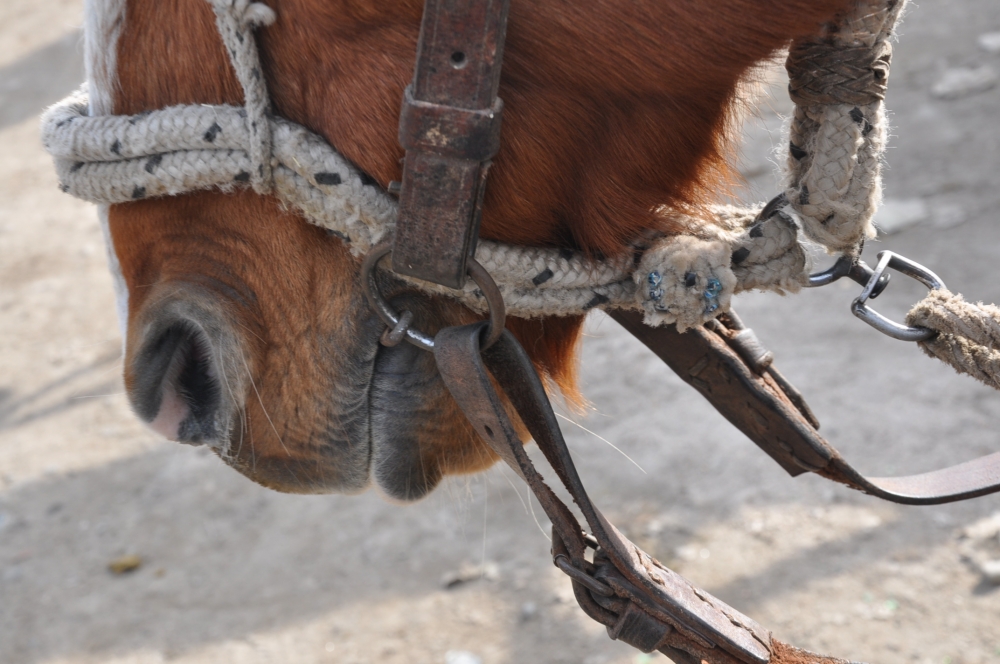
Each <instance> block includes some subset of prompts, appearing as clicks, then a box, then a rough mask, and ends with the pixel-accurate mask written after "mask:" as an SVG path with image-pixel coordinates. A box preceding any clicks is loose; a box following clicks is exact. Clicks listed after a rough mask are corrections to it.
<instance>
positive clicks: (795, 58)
mask: <svg viewBox="0 0 1000 664" xmlns="http://www.w3.org/2000/svg"><path fill="white" fill-rule="evenodd" d="M906 2H907V0H857V2H856V3H855V5H854V7H853V8H852V9H851V10H850V11H849V12H848V13H847V14H845V15H844V16H842V17H840V18H838V19H837V20H836V21H833V22H831V23H830V24H828V25H826V26H824V30H823V32H822V33H821V34H820V35H816V36H811V37H808V38H805V39H802V40H799V41H796V42H795V43H793V44H792V47H791V50H790V52H789V56H788V62H787V64H786V67H787V69H788V73H789V77H790V79H791V82H790V84H789V89H788V90H789V94H790V96H791V97H792V101H794V102H795V112H794V114H793V116H792V120H791V128H790V130H789V134H790V136H789V138H790V140H789V154H788V159H787V168H788V184H787V187H786V189H785V197H786V198H787V199H788V201H789V202H790V204H791V206H792V208H793V209H794V211H795V213H796V214H797V215H798V217H799V219H800V220H801V222H802V229H803V230H804V231H805V233H806V235H807V236H808V237H809V238H810V239H811V240H813V241H815V242H818V243H820V244H822V245H824V246H825V247H826V248H827V249H828V250H829V251H831V252H855V251H857V250H858V248H859V246H860V243H861V242H863V241H864V240H865V239H866V238H869V237H874V235H875V229H874V226H873V225H872V218H873V217H874V215H875V211H876V209H877V208H878V205H879V203H880V202H881V200H882V175H881V164H882V154H883V152H884V151H885V143H886V118H885V109H884V107H883V103H882V99H883V97H884V95H885V89H886V84H887V82H888V78H889V61H890V58H891V55H892V47H891V44H890V42H889V39H890V38H891V37H892V35H893V29H894V27H895V25H896V22H897V21H898V19H899V17H900V14H901V13H902V11H903V8H904V7H905V5H906Z"/></svg>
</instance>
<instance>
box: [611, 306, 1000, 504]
mask: <svg viewBox="0 0 1000 664" xmlns="http://www.w3.org/2000/svg"><path fill="white" fill-rule="evenodd" d="M608 313H609V315H610V316H611V317H612V318H614V319H615V321H617V322H618V323H619V324H620V325H621V326H622V327H624V328H625V329H626V330H628V332H630V333H631V334H632V336H634V337H636V338H637V339H638V340H639V341H641V342H642V343H643V344H645V345H646V346H647V347H648V348H649V349H650V350H652V351H653V352H654V353H656V355H657V356H659V357H660V359H662V360H663V361H664V362H665V363H666V364H667V365H668V366H669V367H670V368H671V369H673V370H674V371H675V372H676V373H677V375H678V376H680V377H681V378H682V379H683V380H684V381H685V382H687V383H688V384H690V385H691V386H693V387H694V388H695V389H696V390H698V392H700V393H701V395H702V396H704V397H705V398H706V399H708V401H709V402H710V403H711V404H712V405H713V406H714V407H715V408H716V410H718V411H719V412H720V413H721V414H722V415H723V416H724V417H725V418H726V419H727V420H729V421H730V422H731V423H732V424H733V425H735V426H736V427H737V428H738V429H740V430H741V431H742V432H743V433H745V434H746V435H747V437H749V438H750V439H751V440H752V441H753V442H755V443H756V444H757V445H758V446H760V448H761V449H762V450H764V451H765V452H767V453H768V454H769V455H770V456H771V457H772V458H773V459H774V460H775V461H777V462H778V463H779V464H780V465H781V466H782V467H783V468H784V469H785V470H787V471H788V472H789V473H790V474H791V475H793V476H794V475H798V474H800V473H802V472H804V471H811V472H814V473H816V474H818V475H821V476H823V477H826V478H828V479H832V480H835V481H837V482H841V483H842V484H846V485H847V486H849V487H852V488H854V489H858V490H859V491H863V492H865V493H869V494H871V495H873V496H878V497H879V498H883V499H885V500H889V501H892V502H896V503H903V504H908V505H934V504H940V503H949V502H955V501H958V500H965V499H967V498H974V497H976V496H982V495H986V494H989V493H994V492H996V491H1000V452H998V453H994V454H989V455H986V456H982V457H979V458H978V459H974V460H972V461H968V462H965V463H961V464H958V465H955V466H951V467H949V468H944V469H942V470H936V471H933V472H930V473H923V474H920V475H909V476H905V477H873V478H869V477H865V476H864V475H862V474H861V473H859V472H858V471H857V470H856V469H854V467H852V466H851V465H850V464H849V463H847V461H845V460H844V458H843V457H842V456H841V455H840V453H839V452H838V451H837V450H836V449H834V448H833V446H832V445H830V443H828V442H827V441H826V440H825V439H824V438H823V437H822V436H820V435H819V432H818V431H817V430H816V429H817V428H818V423H817V422H816V421H815V418H814V417H813V416H812V413H811V412H810V411H809V410H808V407H806V406H805V404H804V402H803V401H802V399H801V397H800V396H799V395H798V392H797V391H796V390H795V389H794V388H793V387H792V386H791V385H790V384H789V383H788V382H787V381H786V380H785V379H784V378H783V377H782V376H781V374H780V373H778V372H777V371H776V370H774V368H773V367H771V366H770V365H769V364H768V365H767V366H764V367H761V366H757V367H756V368H754V367H753V365H754V363H753V362H752V361H748V360H747V359H744V357H742V356H741V354H740V352H738V350H739V344H738V343H737V341H738V339H737V337H739V336H741V335H740V332H739V331H736V330H730V329H726V327H725V326H724V325H723V324H721V323H718V322H717V323H716V324H714V325H713V326H712V327H711V329H710V328H709V327H708V326H706V327H702V328H696V329H693V330H689V331H688V332H685V333H684V334H679V333H678V332H677V330H676V329H675V328H674V327H673V326H664V327H650V326H648V325H644V324H643V322H642V316H641V314H638V313H635V312H630V311H610V312H608ZM743 355H744V356H745V355H746V353H743ZM750 359H752V358H750Z"/></svg>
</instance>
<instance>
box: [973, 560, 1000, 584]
mask: <svg viewBox="0 0 1000 664" xmlns="http://www.w3.org/2000/svg"><path fill="white" fill-rule="evenodd" d="M977 567H978V568H979V573H980V574H982V575H983V580H984V581H986V582H987V583H991V584H993V585H994V586H1000V560H983V561H980V562H979V564H978V565H977Z"/></svg>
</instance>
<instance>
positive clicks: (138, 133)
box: [42, 0, 807, 330]
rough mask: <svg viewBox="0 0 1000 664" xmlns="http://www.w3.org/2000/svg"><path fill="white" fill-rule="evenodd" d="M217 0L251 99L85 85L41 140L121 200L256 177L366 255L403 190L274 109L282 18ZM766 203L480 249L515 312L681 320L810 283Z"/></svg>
mask: <svg viewBox="0 0 1000 664" xmlns="http://www.w3.org/2000/svg"><path fill="white" fill-rule="evenodd" d="M208 1H209V2H210V3H211V4H212V6H213V8H214V9H215V11H216V16H217V19H218V20H217V24H218V27H219V31H220V33H221V34H222V37H223V41H224V43H225V45H226V48H227V50H228V52H229V54H230V58H231V62H232V65H233V67H234V69H235V70H236V72H237V78H238V79H239V81H240V83H241V85H243V88H244V94H245V99H246V107H234V106H224V105H220V106H212V105H187V106H172V107H169V108H165V109H160V110H156V111H151V112H148V113H142V114H139V115H134V116H110V115H108V116H93V117H92V116H89V115H88V103H87V99H86V97H85V96H84V95H83V94H82V93H76V94H75V95H71V96H70V97H68V98H67V99H65V100H63V101H61V102H59V103H58V104H56V105H55V106H53V107H52V108H50V109H48V110H47V111H46V113H45V114H44V116H43V118H42V139H43V142H44V144H45V147H46V149H47V150H48V151H49V152H50V154H52V156H53V157H54V158H55V162H56V169H57V171H58V173H59V178H60V182H61V187H62V189H63V190H64V191H66V192H68V193H71V194H73V195H74V196H77V197H79V198H83V199H85V200H88V201H92V202H97V203H105V204H110V203H124V202H128V201H133V200H137V199H143V198H150V197H153V196H167V195H176V194H180V193H184V192H189V191H196V190H200V189H207V188H219V189H222V190H223V191H230V190H233V189H234V188H236V187H242V186H252V187H253V188H254V190H255V191H258V192H261V193H264V192H270V193H273V194H274V195H276V196H277V198H278V199H279V200H280V201H281V202H282V203H283V204H285V205H288V206H289V207H292V208H295V209H297V210H298V211H300V212H301V213H302V214H303V216H304V217H305V218H306V219H307V220H309V221H310V222H311V223H313V224H316V225H318V226H320V227H322V228H325V229H327V230H328V231H329V232H330V233H332V234H335V235H337V236H338V237H340V238H342V239H343V240H344V241H345V242H347V243H348V244H349V246H350V248H351V251H352V252H353V253H354V254H355V255H362V254H365V253H367V252H368V251H369V250H370V249H371V248H372V247H373V246H374V245H375V244H377V243H378V242H380V241H381V240H382V239H384V238H387V237H389V236H390V235H391V233H392V230H393V227H394V224H395V218H396V202H395V200H394V199H393V198H392V197H390V196H389V195H388V194H386V193H385V192H384V191H383V190H381V189H380V188H379V187H377V186H375V183H374V182H372V181H371V180H370V179H369V178H368V177H367V176H366V175H365V174H364V173H361V172H360V171H358V170H357V169H356V168H354V167H353V166H352V165H351V164H350V163H349V162H348V161H347V160H346V159H344V158H343V157H342V156H341V155H340V154H338V153H337V151H336V150H334V149H333V147H331V146H330V145H329V144H328V143H327V142H326V141H325V140H324V139H323V138H322V137H320V136H318V135H316V134H314V133H313V132H311V131H309V130H308V129H306V128H305V127H302V126H300V125H297V124H295V123H292V122H290V121H288V120H285V119H282V118H278V117H273V116H272V115H271V114H270V113H269V111H268V107H269V102H268V96H267V90H266V87H265V84H264V80H263V77H262V76H261V75H260V69H259V67H260V65H259V58H258V56H257V52H256V45H255V43H254V40H253V36H252V30H251V29H250V28H251V27H253V26H255V25H259V24H268V23H270V22H271V21H273V20H274V15H273V12H272V11H271V10H270V9H268V8H266V7H264V6H263V5H260V4H256V3H250V2H249V1H248V0H208ZM758 210H759V206H758V207H756V208H752V209H750V208H736V207H724V206H720V207H716V208H713V209H711V210H710V212H711V213H712V216H714V219H715V223H706V222H705V221H704V220H703V219H695V218H693V217H684V218H683V219H682V221H683V223H685V224H686V225H687V226H688V227H689V228H690V230H691V234H690V235H681V236H676V237H661V238H657V239H653V240H647V241H644V242H643V243H642V244H641V245H636V246H635V247H632V248H631V251H629V253H628V254H627V255H621V256H616V257H611V258H600V259H599V258H594V257H590V256H587V255H584V254H582V253H580V252H572V251H567V250H559V249H548V248H538V247H523V246H513V245H507V244H502V243H497V242H491V241H487V240H483V241H481V242H480V243H479V245H478V248H477V251H476V259H477V260H478V261H479V262H480V263H481V264H482V265H483V266H484V267H485V268H486V269H487V270H488V271H489V272H490V274H491V275H492V276H493V278H494V279H495V280H496V282H497V284H498V286H499V287H500V290H501V292H502V293H503V295H504V300H505V303H506V305H507V309H508V311H509V312H510V313H511V314H512V315H515V316H520V317H536V316H552V315H556V316H560V315H572V314H582V313H586V312H587V311H589V310H591V309H594V308H631V309H642V310H643V311H644V312H645V318H646V321H647V322H648V323H650V324H653V325H657V324H665V323H676V324H677V326H678V328H679V329H681V330H683V329H686V328H688V327H693V326H695V325H699V324H701V323H703V322H705V321H707V320H709V319H711V318H714V317H715V316H717V315H718V314H719V313H722V312H723V311H725V310H726V309H728V306H729V301H730V299H731V297H732V295H733V294H735V293H737V292H740V291H742V290H749V289H769V290H774V291H778V292H785V291H795V290H798V289H799V288H800V287H801V286H802V284H803V282H804V281H805V277H806V274H807V271H806V268H807V261H806V254H805V251H804V250H803V248H802V246H801V243H800V242H799V237H798V230H797V227H796V224H795V222H794V221H793V220H792V218H791V217H789V216H788V215H787V214H786V213H785V212H782V211H776V212H775V213H773V214H770V213H769V216H768V218H766V219H758V214H759V213H758ZM671 214H675V216H679V215H676V213H671ZM408 281H409V282H410V283H411V284H413V285H414V286H415V287H417V288H419V289H421V290H423V291H425V292H429V293H434V294H440V295H445V296H448V297H453V298H457V299H458V300H460V301H461V302H463V303H464V304H465V305H467V306H469V307H470V308H472V309H474V310H477V311H482V310H485V309H486V302H485V299H484V298H483V295H482V293H481V292H479V290H478V288H477V287H476V286H475V285H474V284H472V283H470V284H468V285H467V286H466V288H464V289H463V290H461V291H453V290H451V289H447V288H444V287H441V286H437V285H434V284H430V283H427V282H422V281H418V280H410V279H408Z"/></svg>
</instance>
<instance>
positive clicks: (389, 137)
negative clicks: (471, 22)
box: [87, 0, 849, 500]
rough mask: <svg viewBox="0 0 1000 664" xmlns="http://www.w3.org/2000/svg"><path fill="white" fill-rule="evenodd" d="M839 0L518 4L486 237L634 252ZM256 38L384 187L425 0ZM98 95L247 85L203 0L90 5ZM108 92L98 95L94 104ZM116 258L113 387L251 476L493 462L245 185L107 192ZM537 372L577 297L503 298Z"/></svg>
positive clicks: (425, 300) (162, 425) (422, 482)
mask: <svg viewBox="0 0 1000 664" xmlns="http://www.w3.org/2000/svg"><path fill="white" fill-rule="evenodd" d="M848 3H849V0H822V1H818V2H817V1H814V0H763V1H762V0H717V1H716V2H714V3H712V8H711V12H709V11H707V10H706V7H705V5H704V4H703V3H699V2H695V1H694V0H642V1H639V2H636V1H634V0H612V1H610V2H609V1H597V0H585V1H580V2H574V3H565V2H544V3H526V2H519V1H518V0H515V1H514V2H513V3H512V4H513V6H512V8H511V11H510V17H509V23H508V32H507V35H508V36H507V44H506V50H505V57H504V65H503V75H502V79H501V86H500V97H501V98H502V99H503V100H504V103H505V111H504V127H503V134H502V138H501V150H500V153H499V155H498V156H497V157H496V159H495V164H494V167H493V169H492V171H491V175H490V181H489V185H488V187H487V191H486V198H485V202H484V211H483V219H482V226H481V236H482V237H484V238H489V239H494V240H499V241H503V242H508V243H512V244H521V245H533V246H539V247H567V248H571V249H574V250H579V251H583V252H588V253H590V254H594V255H605V256H611V255H616V254H621V253H623V252H625V251H628V246H629V243H630V242H631V241H632V240H633V239H634V238H636V237H637V236H640V235H642V234H643V233H648V232H650V231H655V232H658V233H665V234H668V235H670V234H678V233H681V232H683V231H684V230H685V229H684V226H683V222H682V221H681V218H682V217H681V216H680V215H674V214H672V213H670V212H668V211H669V210H685V211H692V210H696V209H698V208H699V206H701V205H702V204H705V203H707V202H710V201H711V200H712V196H714V195H717V194H718V192H719V191H720V190H721V189H723V188H724V187H725V185H726V183H727V181H728V177H729V176H728V172H729V171H728V169H727V163H728V160H729V159H728V158H729V156H730V154H729V152H730V151H729V149H728V146H729V145H730V142H729V139H730V137H731V129H732V127H733V119H734V117H735V114H736V112H737V111H738V110H739V107H740V102H741V98H740V93H741V90H745V89H746V86H745V85H744V83H745V82H746V81H747V79H748V76H749V75H751V73H752V72H753V71H754V68H755V67H756V66H757V65H759V63H761V62H762V61H764V60H766V59H767V58H769V57H771V56H772V55H773V54H774V53H775V52H776V51H777V50H778V49H780V48H781V47H782V46H783V45H785V44H787V43H788V41H789V40H790V39H792V38H793V37H796V36H800V35H805V34H812V33H814V32H816V31H817V30H818V26H819V24H820V23H821V22H823V21H824V20H827V19H829V18H831V17H832V16H834V15H835V14H836V13H837V11H839V10H842V9H843V8H844V7H845V6H846V5H847V4H848ZM267 4H269V5H270V6H271V8H272V9H273V10H274V11H275V12H276V14H277V20H276V21H274V22H273V24H271V25H270V26H268V27H265V28H262V29H261V30H259V31H258V33H257V38H258V42H259V45H260V50H261V58H262V66H263V75H264V77H265V79H266V81H267V84H268V88H269V89H270V91H271V97H272V104H273V110H274V112H275V114H277V115H280V116H282V117H285V118H287V119H289V120H291V121H293V122H296V123H299V124H301V125H303V126H305V127H308V128H309V129H311V130H312V131H314V132H316V133H317V134H319V135H321V136H322V137H324V138H325V139H326V140H327V141H328V142H329V143H330V144H331V145H333V146H334V147H336V149H337V150H338V151H339V152H340V153H341V154H342V155H344V156H345V157H346V158H347V159H348V160H350V161H351V162H353V164H355V165H356V166H357V168H358V169H360V171H362V172H363V173H365V174H366V177H367V178H370V180H371V181H372V182H373V183H374V184H376V185H378V186H381V187H383V188H385V187H387V186H388V185H389V183H390V182H391V181H394V180H398V179H399V178H400V172H401V167H400V159H401V157H402V156H403V150H402V148H401V147H400V146H399V144H398V141H397V136H396V133H397V124H398V114H399V108H400V101H401V99H402V97H403V90H404V87H405V86H406V84H407V83H408V82H409V79H410V77H411V74H412V69H413V58H414V53H415V50H416V43H417V37H418V33H419V27H420V18H421V10H422V3H420V2H419V1H418V0H396V1H393V2H375V1H374V0H337V1H334V2H328V1H321V0H268V3H267ZM87 13H88V25H87V40H88V60H89V62H88V68H89V78H90V84H91V100H92V102H91V103H92V104H93V105H95V107H97V108H96V110H97V112H98V113H106V114H111V113H113V114H116V115H135V114H141V113H143V112H145V111H149V110H153V109H159V108H164V107H167V106H171V105H175V104H233V105H237V106H238V105H240V104H241V103H242V97H243V92H242V90H241V88H240V85H239V83H238V81H237V79H236V77H235V75H234V72H233V71H232V69H231V67H230V64H229V59H228V57H227V53H226V52H225V49H224V47H223V45H222V42H221V40H220V37H219V34H218V32H217V30H216V27H215V22H214V17H213V13H212V9H211V8H210V6H209V4H208V3H207V2H205V0H90V1H89V2H88V7H87ZM102 106H103V107H102ZM102 214H103V215H104V220H103V221H104V223H105V225H106V228H107V231H108V234H109V238H110V243H111V247H110V248H111V258H112V265H113V266H114V267H115V269H116V270H117V271H118V272H119V275H118V276H119V286H120V289H119V290H120V293H119V296H120V305H121V309H122V315H123V322H124V323H125V329H126V335H125V348H126V351H125V384H126V389H127V392H128V396H129V400H130V402H131V404H132V407H133V409H134V410H135V412H136V413H137V414H138V416H139V417H140V418H142V419H143V420H144V421H146V422H147V423H149V424H150V426H151V427H152V428H153V429H155V430H156V431H157V432H159V433H160V434H162V435H164V436H166V437H167V438H169V439H172V440H177V441H180V442H187V443H196V444H208V445H210V446H211V447H212V448H213V449H214V450H215V451H216V452H217V453H218V454H219V455H220V456H221V457H222V458H223V459H225V460H226V462H227V463H229V464H230V465H232V466H233V467H234V468H236V469H237V470H239V471H240V472H242V473H244V474H245V475H247V476H248V477H250V478H252V479H253V480H255V481H257V482H259V483H261V484H264V485H266V486H269V487H272V488H275V489H279V490H283V491H294V492H326V491H340V492H356V491H360V490H363V489H365V488H366V487H367V486H369V484H370V483H371V482H372V480H374V483H375V484H376V485H377V486H378V487H380V488H381V489H382V490H383V491H384V492H385V493H386V494H387V495H389V496H391V497H393V498H396V499H401V500H410V499H415V498H419V497H420V496H422V495H424V494H425V493H426V492H427V491H429V490H430V489H432V488H433V487H434V486H435V484H436V483H437V482H438V481H439V479H440V478H441V477H442V476H443V475H445V474H449V473H464V472H473V471H476V470H479V469H482V468H485V467H487V466H489V465H490V464H492V463H493V462H494V461H495V459H496V457H495V455H494V454H493V453H492V452H490V451H489V450H488V449H487V448H486V447H484V446H483V445H482V443H481V442H480V441H479V440H478V439H477V437H476V435H475V433H474V431H473V430H472V428H471V426H470V425H469V424H468V423H467V421H466V420H465V418H464V417H463V416H462V414H461V413H460V412H459V410H458V408H457V406H456V405H455V403H454V402H453V400H452V398H451V396H450V395H449V394H448V392H447V390H446V389H445V387H444V385H443V384H442V381H441V380H440V378H439V376H438V375H437V372H436V370H435V366H434V360H433V358H432V357H431V355H430V354H428V353H424V352H422V351H420V350H419V349H417V348H415V347H412V346H410V345H408V344H401V345H398V346H395V347H391V348H389V347H384V346H381V345H380V344H379V336H380V334H381V333H382V331H383V330H384V324H382V323H381V322H380V321H379V319H378V318H377V317H376V316H375V315H374V314H373V313H372V312H371V311H370V309H369V307H368V305H367V303H366V301H365V299H364V296H363V294H362V289H361V282H360V270H359V268H360V261H359V258H357V257H355V256H353V255H352V254H351V252H350V251H349V249H348V247H347V246H345V244H344V242H343V241H342V240H341V239H340V238H338V237H335V236H332V235H329V234H327V233H326V232H324V231H323V230H322V229H320V228H318V227H316V226H313V225H310V224H309V223H308V222H307V221H306V220H305V219H304V218H303V217H302V216H300V215H299V214H297V213H296V212H294V211H291V210H288V209H285V208H283V207H282V205H281V204H280V203H279V202H278V201H277V199H275V198H273V197H271V196H265V195H259V194H256V193H254V192H253V191H251V190H249V189H245V188H244V189H239V188H237V189H234V190H232V191H227V192H220V191H205V192H201V193H194V194H186V195H181V196H172V197H162V198H148V199H145V198H143V197H142V196H141V195H140V196H137V200H135V201H132V202H128V203H121V204H116V205H112V206H110V207H109V208H104V209H103V210H102ZM383 286H384V289H385V292H386V295H387V297H389V299H390V300H391V301H392V303H393V304H394V305H395V306H396V307H397V308H398V309H404V308H405V309H409V310H410V311H412V312H413V313H414V314H415V320H416V324H417V325H418V326H419V327H420V328H421V329H423V330H425V331H428V332H433V331H435V330H437V329H439V328H441V327H443V326H448V325H455V324H460V323H464V322H468V321H471V320H474V319H475V318H476V315H475V314H473V313H472V312H471V311H469V310H467V309H464V308H463V307H462V306H460V305H459V304H457V303H455V302H453V301H451V300H448V299H446V298H429V297H428V296H426V295H424V294H420V293H418V292H416V291H415V290H413V289H412V288H410V287H408V286H407V285H406V284H405V283H403V282H401V281H393V280H392V279H391V278H388V277H386V281H385V283H384V284H383ZM508 322H509V327H510V329H511V330H512V331H513V332H514V333H515V335H516V336H517V337H518V338H519V339H520V341H521V342H522V344H523V345H524V346H525V348H526V349H527V350H528V352H529V354H530V355H531V358H532V360H533V361H534V363H535V364H536V366H537V367H538V369H539V370H540V371H541V372H542V373H544V374H545V375H547V376H548V377H550V378H551V379H552V380H553V381H554V382H555V383H557V384H558V385H559V386H560V387H561V388H562V389H563V391H564V393H566V394H567V395H569V397H570V398H571V399H572V398H575V397H576V391H575V390H576V388H575V385H574V353H575V349H576V346H577V340H578V336H579V331H580V326H581V322H582V318H581V317H579V316H570V317H549V318H544V319H517V318H513V319H509V321H508Z"/></svg>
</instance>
